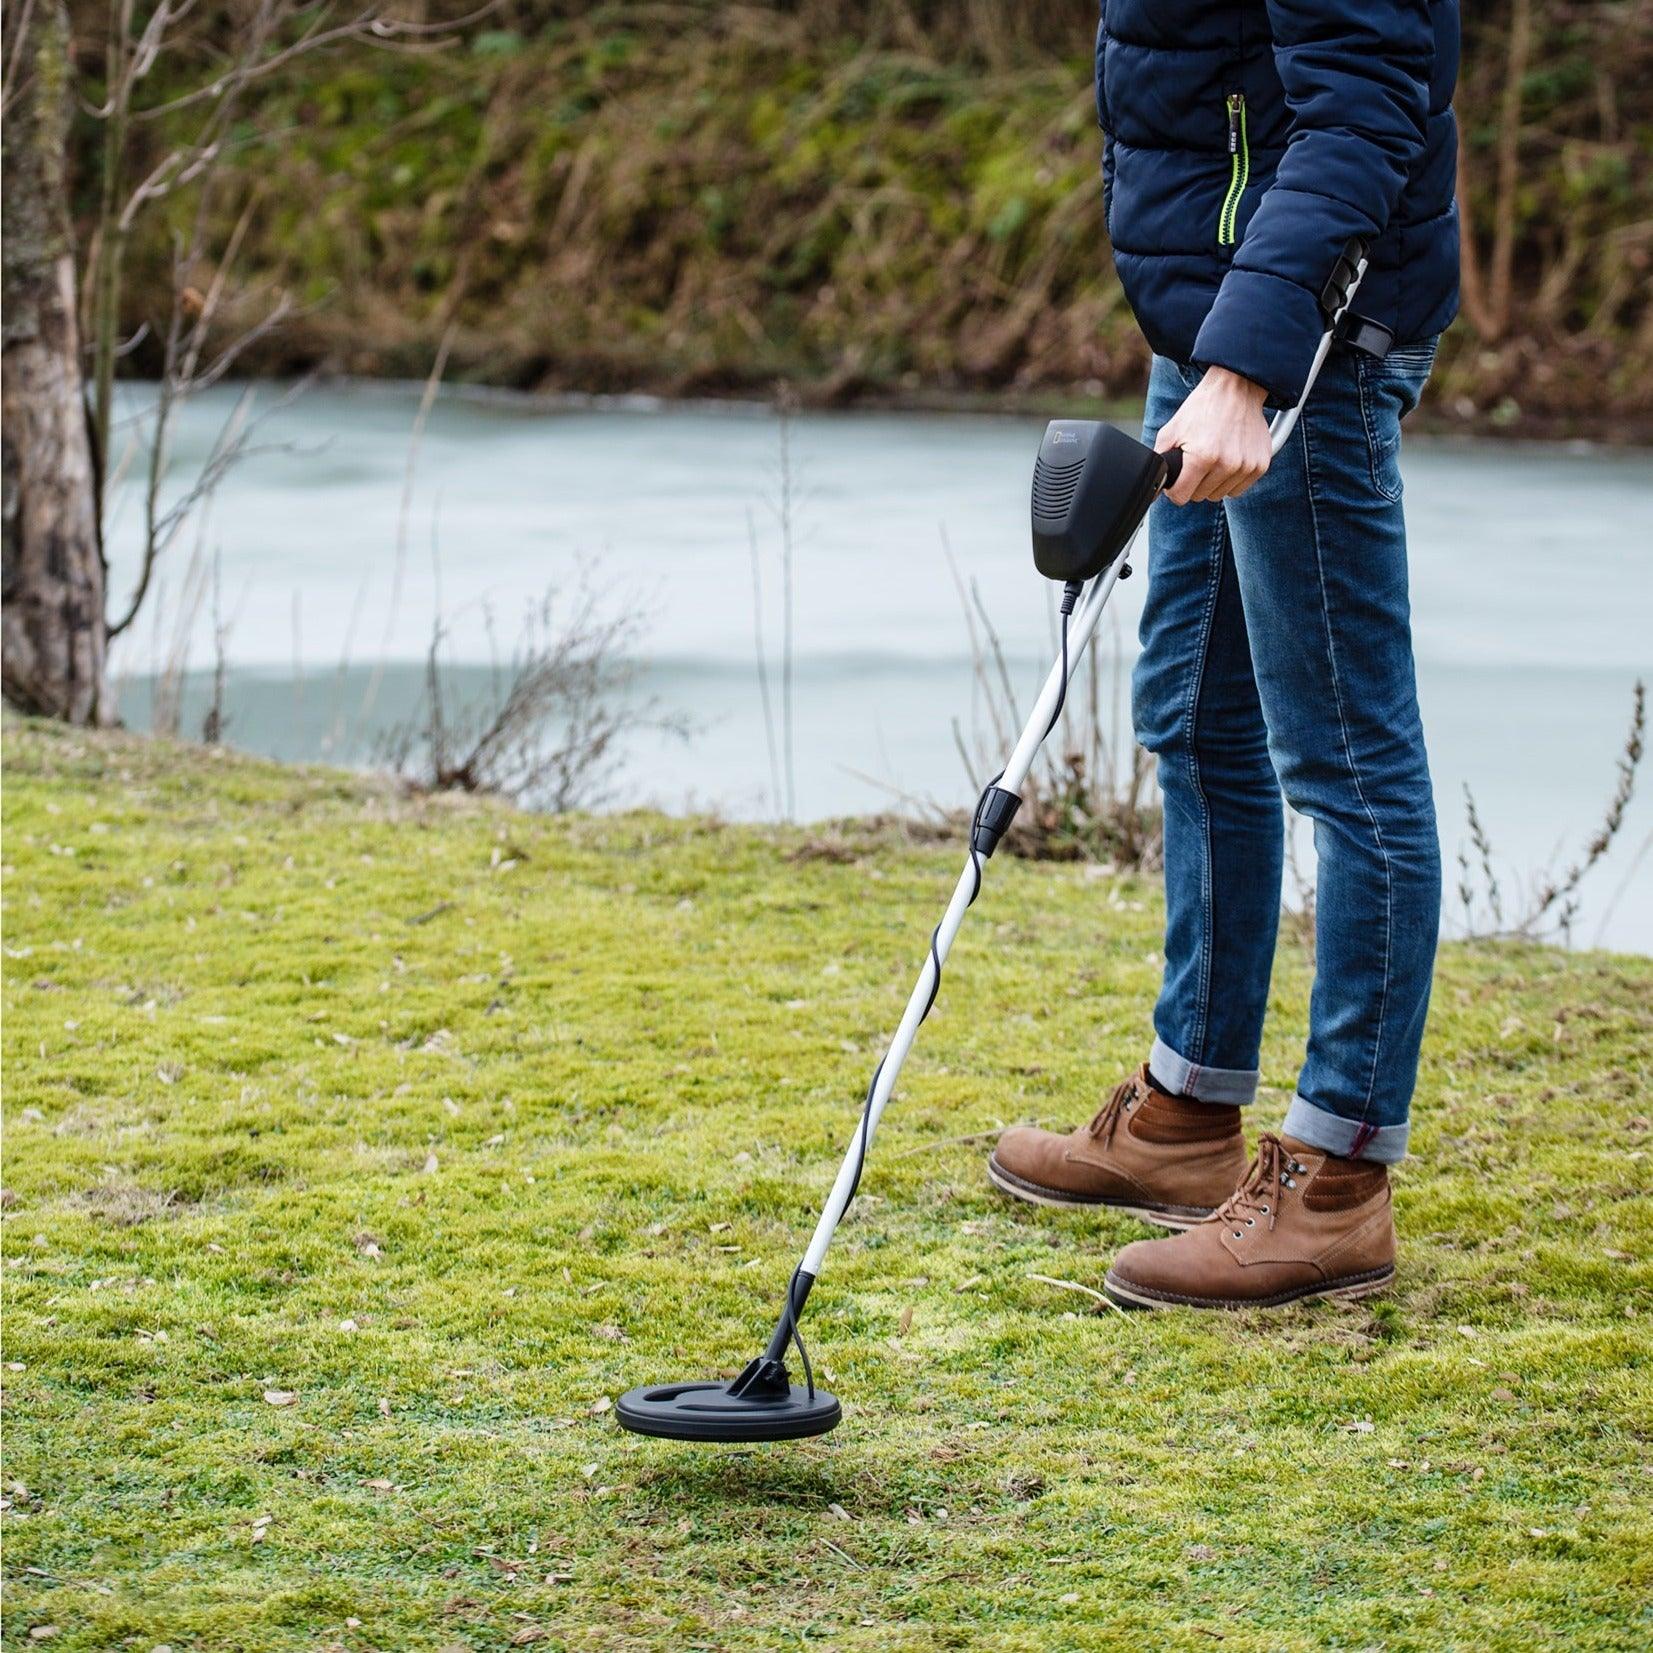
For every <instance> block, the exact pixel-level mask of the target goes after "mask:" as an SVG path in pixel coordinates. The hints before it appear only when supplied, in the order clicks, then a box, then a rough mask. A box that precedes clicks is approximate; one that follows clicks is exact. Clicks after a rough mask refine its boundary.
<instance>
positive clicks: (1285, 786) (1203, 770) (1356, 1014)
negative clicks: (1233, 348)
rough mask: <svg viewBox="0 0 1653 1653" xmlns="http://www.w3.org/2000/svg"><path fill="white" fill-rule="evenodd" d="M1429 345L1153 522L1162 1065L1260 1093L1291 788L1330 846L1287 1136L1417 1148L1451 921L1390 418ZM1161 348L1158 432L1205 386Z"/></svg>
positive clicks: (1165, 505) (1325, 381) (1189, 1087)
mask: <svg viewBox="0 0 1653 1653" xmlns="http://www.w3.org/2000/svg"><path fill="white" fill-rule="evenodd" d="M1433 359H1434V341H1433V340H1430V341H1428V342H1427V343H1425V344H1423V345H1418V346H1414V347H1410V348H1405V349H1398V350H1396V351H1393V352H1391V353H1390V355H1389V356H1388V357H1387V358H1386V359H1384V360H1383V361H1374V360H1372V359H1371V358H1369V357H1365V356H1355V355H1351V354H1350V353H1348V352H1346V351H1343V350H1337V351H1334V352H1333V353H1332V355H1331V356H1330V357H1329V358H1328V359H1327V362H1326V365H1325V369H1324V370H1323V372H1322V373H1321V375H1320V379H1319V382H1318V383H1317V384H1316V385H1315V387H1314V390H1313V392H1312V393H1311V394H1310V396H1309V399H1308V403H1307V405H1306V407H1305V409H1304V413H1303V417H1302V419H1301V421H1300V422H1299V424H1298V426H1297V429H1296V431H1295V432H1294V433H1293V435H1292V437H1291V439H1290V441H1289V442H1288V443H1287V444H1286V446H1285V447H1284V448H1283V449H1282V450H1281V452H1280V454H1279V455H1278V456H1277V457H1276V458H1275V460H1274V463H1273V464H1272V465H1271V466H1270V468H1269V471H1268V474H1267V475H1266V476H1265V477H1264V478H1263V479H1262V481H1260V482H1259V483H1257V485H1256V486H1255V487H1253V488H1252V489H1251V490H1250V492H1248V493H1246V494H1244V495H1243V496H1242V497H1240V498H1238V499H1231V500H1227V501H1225V502H1222V503H1220V504H1214V505H1211V504H1208V505H1185V506H1182V507H1180V508H1179V507H1177V506H1175V505H1172V504H1170V503H1169V502H1168V501H1166V500H1164V499H1161V500H1160V501H1158V502H1157V503H1156V504H1155V505H1154V507H1153V511H1152V514H1151V516H1150V517H1149V557H1148V595H1147V606H1146V608H1145V609H1144V612H1143V616H1142V657H1141V660H1140V661H1139V663H1138V665H1137V668H1136V673H1135V678H1134V680H1133V685H1132V687H1133V698H1134V710H1135V721H1136V731H1137V738H1138V739H1139V740H1140V741H1141V742H1142V744H1143V745H1144V746H1145V747H1146V748H1147V749H1148V750H1149V751H1150V752H1153V753H1155V754H1156V755H1157V757H1158V759H1159V781H1160V788H1161V790H1162V792H1163V793H1164V798H1165V888H1166V934H1165V980H1164V986H1163V989H1162V991H1161V993H1160V998H1159V1003H1158V1005H1157V1006H1156V1008H1155V1011H1154V1031H1155V1034H1156V1038H1155V1042H1154V1051H1153V1057H1152V1064H1153V1068H1154V1072H1155V1074H1156V1075H1157V1077H1158V1078H1159V1079H1160V1081H1161V1082H1162V1083H1164V1084H1169V1085H1172V1086H1174V1087H1175V1088H1176V1089H1178V1090H1180V1091H1182V1092H1183V1093H1184V1094H1185V1095H1189V1096H1194V1097H1198V1098H1200V1099H1202V1100H1205V1101H1208V1102H1227V1103H1242V1104H1243V1103H1246V1102H1249V1101H1251V1100H1252V1098H1253V1097H1254V1096H1255V1094H1256V1090H1257V1080H1258V1060H1259V1049H1260V1046H1261V1042H1262V1031H1263V1015H1264V1011H1265V1010H1266V1008H1267V1005H1268V990H1269V973H1270V970H1271V968H1272V965H1273V962H1274V944H1275V933H1276V930H1277V927H1278V923H1279V915H1280V895H1281V873H1282V861H1283V854H1284V820H1283V812H1282V809H1281V804H1280V797H1281V793H1282V792H1284V794H1285V797H1286V799H1287V801H1288V802H1289V803H1290V804H1291V806H1292V808H1293V809H1295V810H1296V811H1298V813H1299V814H1302V815H1305V816H1307V817H1308V818H1309V819H1310V820H1311V821H1313V823H1314V843H1315V850H1316V853H1317V856H1318V860H1319V873H1318V888H1317V890H1316V909H1317V911H1316V920H1317V923H1316V937H1315V981H1314V993H1313V997H1312V1000H1311V1002H1310V1007H1309V1040H1308V1052H1307V1058H1306V1060H1305V1061H1304V1063H1303V1066H1302V1069H1301V1071H1300V1073H1299V1075H1298V1080H1297V1094H1296V1096H1295V1098H1294V1100H1293V1101H1292V1103H1291V1107H1290V1109H1289V1111H1288V1112H1287V1115H1286V1121H1285V1127H1284V1128H1285V1131H1286V1133H1287V1134H1288V1135H1290V1136H1293V1137H1296V1138H1298V1139H1299V1140H1300V1141H1302V1142H1305V1143H1307V1144H1308V1145H1310V1146H1311V1147H1315V1148H1320V1149H1323V1150H1326V1151H1328V1152H1331V1153H1335V1154H1343V1155H1348V1156H1350V1157H1356V1158H1365V1159H1369V1160H1388V1161H1393V1160H1398V1159H1400V1158H1402V1157H1403V1156H1404V1155H1405V1152H1406V1136H1407V1115H1408V1111H1409V1108H1410V1105H1411V1099H1412V1087H1413V1084H1414V1083H1415V1081H1416V1078H1417V1069H1418V1047H1419V1044H1420V1042H1421V1040H1422V1037H1423V1025H1424V1017H1425V1014H1426V1012H1427V1010H1428V1006H1429V983H1430V972H1431V969H1432V967H1433V964H1434V958H1435V943H1436V938H1437V932H1438V930H1439V926H1440V908H1441V861H1440V845H1439V841H1438V839H1437V836H1436V830H1435V806H1434V794H1433V791H1432V788H1431V786H1430V781H1429V767H1428V761H1427V758H1426V756H1425V753H1424V744H1423V726H1422V724H1421V722H1420V720H1419V717H1418V701H1417V690H1416V685H1415V682H1414V677H1413V666H1412V634H1411V613H1410V607H1409V604H1408V599H1407V578H1406V525H1405V521H1404V518H1403V515H1402V511H1401V481H1400V470H1399V464H1398V461H1399V452H1400V424H1401V420H1402V419H1403V418H1404V417H1405V415H1406V414H1408V413H1410V412H1411V410H1412V409H1413V408H1414V407H1415V406H1416V405H1417V401H1418V397H1419V395H1420V394H1421V392H1422V390H1423V386H1424V381H1425V380H1426V379H1427V378H1428V376H1429V369H1430V366H1431V364H1432V362H1433ZM1199 377H1200V373H1199V370H1198V369H1197V368H1190V367H1184V366H1180V365H1178V364H1177V363H1175V362H1172V361H1168V360H1165V359H1164V358H1156V359H1155V362H1154V368H1153V374H1152V377H1151V378H1150V380H1149V390H1148V411H1147V417H1146V426H1147V432H1146V434H1147V440H1148V441H1149V442H1152V441H1153V439H1154V435H1155V433H1156V432H1157V431H1158V429H1159V427H1160V426H1161V425H1162V424H1164V422H1165V421H1166V420H1167V419H1169V418H1170V416H1171V414H1172V413H1173V412H1174V411H1175V410H1176V408H1177V406H1178V405H1179V404H1180V403H1181V402H1182V400H1183V398H1184V397H1185V396H1186V395H1187V394H1188V392H1189V391H1190V390H1191V389H1192V388H1193V386H1194V385H1195V384H1197V383H1198V381H1199Z"/></svg>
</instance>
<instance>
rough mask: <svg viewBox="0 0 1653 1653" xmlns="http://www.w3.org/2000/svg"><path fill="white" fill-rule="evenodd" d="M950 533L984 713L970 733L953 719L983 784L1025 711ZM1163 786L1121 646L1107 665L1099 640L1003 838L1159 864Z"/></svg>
mask: <svg viewBox="0 0 1653 1653" xmlns="http://www.w3.org/2000/svg"><path fill="white" fill-rule="evenodd" d="M942 540H943V546H944V548H945V549H946V550H947V560H948V565H949V566H950V567H951V568H952V569H953V579H954V583H955V584H956V585H957V586H958V590H959V600H960V602H961V604H962V605H963V609H964V622H965V629H966V631H967V633H968V635H969V639H970V656H971V662H972V670H973V673H974V677H975V682H976V688H977V693H978V710H979V713H980V716H979V717H978V719H977V720H976V726H975V727H974V728H973V729H972V731H971V732H970V734H969V735H968V736H967V735H966V732H965V730H964V729H963V727H962V726H961V725H960V724H959V722H958V721H957V720H956V719H955V720H954V723H953V741H954V744H955V746H956V747H957V748H958V753H959V757H960V758H961V759H962V760H963V763H964V768H965V772H966V773H967V774H968V776H969V777H970V784H971V785H972V786H973V787H975V788H976V789H977V790H978V791H979V790H980V789H981V788H982V787H983V786H985V785H986V783H987V778H988V777H989V776H990V775H991V774H992V773H993V771H994V769H995V768H997V766H998V763H999V761H1000V760H1001V758H1002V755H1003V754H1004V753H1006V752H1008V751H1009V750H1010V749H1011V747H1012V745H1013V744H1014V743H1015V740H1016V736H1017V734H1018V733H1019V731H1020V728H1021V723H1022V713H1021V711H1020V709H1019V708H1018V706H1017V703H1016V696H1015V692H1014V690H1013V689H1012V687H1011V682H1010V669H1009V664H1008V662H1007V660H1006V658H1005V653H1004V646H1003V643H1002V642H1001V641H1000V638H999V634H998V632H997V630H996V629H995V627H994V625H993V622H992V620H991V619H990V618H989V616H988V614H987V610H986V607H985V605H984V604H983V603H982V600H981V593H980V591H979V590H978V589H977V587H976V586H975V584H974V582H972V583H971V585H970V586H969V588H968V589H966V588H965V586H964V584H963V582H962V581H961V580H960V579H959V574H958V569H957V566H956V565H955V564H954V563H953V556H952V551H951V549H950V548H947V547H946V535H945V534H943V536H942ZM1115 623H1116V626H1117V621H1116V622H1115ZM1117 640H1118V638H1117V630H1116V632H1115V641H1116V643H1117ZM1104 676H1106V679H1107V681H1106V685H1105V686H1104ZM1156 793H1157V787H1156V786H1155V783H1154V778H1153V760H1152V759H1151V758H1150V757H1149V755H1148V754H1147V753H1146V752H1144V751H1143V750H1142V748H1141V747H1140V746H1138V745H1137V744H1136V741H1135V739H1134V737H1133V736H1132V733H1131V719H1130V684H1129V682H1128V680H1127V678H1126V675H1125V669H1124V662H1123V655H1122V653H1121V651H1120V650H1119V649H1118V648H1117V647H1116V648H1115V649H1114V650H1113V653H1112V656H1111V659H1110V661H1109V663H1108V664H1107V665H1104V663H1103V660H1102V657H1101V655H1100V653H1099V651H1098V650H1097V649H1096V648H1095V646H1094V645H1093V646H1092V648H1091V649H1090V650H1089V651H1088V652H1087V653H1086V655H1085V657H1084V659H1083V661H1082V662H1081V663H1080V666H1079V670H1078V672H1077V674H1076V675H1075V676H1074V678H1073V680H1072V681H1071V682H1070V684H1069V689H1068V697H1067V701H1066V703H1065V705H1064V706H1063V708H1062V716H1061V719H1060V721H1059V722H1058V723H1057V725H1056V728H1055V729H1054V730H1052V731H1051V735H1050V738H1049V739H1048V740H1047V741H1046V742H1045V744H1044V746H1043V747H1041V748H1040V752H1039V756H1038V758H1037V759H1035V761H1034V765H1033V768H1032V770H1031V771H1030V772H1029V773H1028V777H1027V780H1026V782H1025V783H1024V784H1023V786H1022V807H1021V809H1020V810H1019V811H1018V812H1017V815H1016V821H1015V824H1014V825H1013V826H1012V828H1011V829H1010V831H1009V833H1007V834H1006V836H1005V840H1004V841H1005V844H1006V846H1007V847H1008V848H1009V849H1010V850H1011V851H1012V852H1013V853H1014V854H1017V855H1025V856H1028V857H1030V858H1033V859H1038V860H1062V861H1077V860H1087V859H1090V860H1098V861H1104V862H1108V863H1111V864H1112V865H1114V866H1116V867H1119V868H1121V869H1127V868H1128V869H1131V870H1152V869H1153V868H1156V867H1158V866H1159V865H1160V864H1161V859H1162V856H1163V853H1164V830H1163V823H1162V819H1161V813H1160V808H1159V804H1158V801H1157V797H1156Z"/></svg>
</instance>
